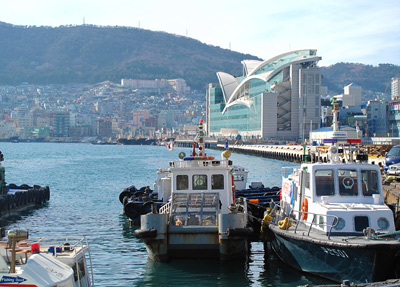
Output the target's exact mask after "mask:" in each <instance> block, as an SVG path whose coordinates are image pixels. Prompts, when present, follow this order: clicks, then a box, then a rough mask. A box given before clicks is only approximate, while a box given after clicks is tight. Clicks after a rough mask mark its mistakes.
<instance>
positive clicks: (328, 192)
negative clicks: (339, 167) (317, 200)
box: [314, 169, 336, 196]
mask: <svg viewBox="0 0 400 287" xmlns="http://www.w3.org/2000/svg"><path fill="white" fill-rule="evenodd" d="M327 172H329V173H328V174H326V173H327ZM318 173H321V175H318ZM324 173H325V174H324ZM323 174H324V175H323ZM319 177H321V178H322V177H324V180H318V178H319ZM314 178H315V194H316V196H332V195H335V194H336V191H335V170H334V169H316V170H315V171H314ZM322 183H323V184H322ZM321 186H323V187H324V188H321ZM332 187H333V188H332Z"/></svg>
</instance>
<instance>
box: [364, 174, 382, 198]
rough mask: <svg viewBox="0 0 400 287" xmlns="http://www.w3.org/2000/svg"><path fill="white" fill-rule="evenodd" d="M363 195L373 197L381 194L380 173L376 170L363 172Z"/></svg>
mask: <svg viewBox="0 0 400 287" xmlns="http://www.w3.org/2000/svg"><path fill="white" fill-rule="evenodd" d="M361 182H362V193H363V195H364V196H372V195H373V194H379V188H378V182H379V179H378V173H377V172H376V170H362V171H361Z"/></svg>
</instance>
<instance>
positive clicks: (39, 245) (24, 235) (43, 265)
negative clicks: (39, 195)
mask: <svg viewBox="0 0 400 287" xmlns="http://www.w3.org/2000/svg"><path fill="white" fill-rule="evenodd" d="M0 286H32V287H33V286H36V287H45V286H46V287H47V286H49V287H50V286H65V287H78V286H82V287H89V286H93V270H92V263H91V257H90V248H89V244H88V241H87V239H86V238H85V237H81V236H64V237H61V236H60V237H42V238H38V239H30V238H28V231H26V230H20V229H17V230H9V231H8V241H0Z"/></svg>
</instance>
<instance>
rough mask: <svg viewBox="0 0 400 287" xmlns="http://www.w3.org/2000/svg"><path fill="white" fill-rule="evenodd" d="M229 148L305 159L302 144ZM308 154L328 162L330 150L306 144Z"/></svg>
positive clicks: (376, 159) (373, 161) (379, 160)
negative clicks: (317, 148) (320, 149)
mask: <svg viewBox="0 0 400 287" xmlns="http://www.w3.org/2000/svg"><path fill="white" fill-rule="evenodd" d="M217 148H218V149H223V148H224V146H223V145H222V144H218V145H217ZM229 149H230V150H231V151H233V152H237V153H243V154H248V155H254V156H261V157H266V158H272V159H277V160H284V161H290V162H298V163H300V162H302V161H304V157H305V156H304V148H303V147H302V146H300V145H230V146H229ZM305 150H306V152H305V154H306V155H309V156H310V157H311V162H318V161H320V162H327V160H328V152H327V150H324V151H319V152H318V151H317V150H316V147H315V146H306V148H305ZM384 160H385V158H384V157H380V156H369V157H368V162H369V163H371V164H378V165H380V166H382V165H383V164H384Z"/></svg>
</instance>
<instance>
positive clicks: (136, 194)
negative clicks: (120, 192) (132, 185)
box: [133, 190, 144, 197]
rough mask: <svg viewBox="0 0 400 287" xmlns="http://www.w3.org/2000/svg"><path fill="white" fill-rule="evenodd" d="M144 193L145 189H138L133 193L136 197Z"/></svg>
mask: <svg viewBox="0 0 400 287" xmlns="http://www.w3.org/2000/svg"><path fill="white" fill-rule="evenodd" d="M143 194H144V191H140V190H139V191H136V192H135V193H134V194H133V196H135V197H139V196H142V195H143Z"/></svg>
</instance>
